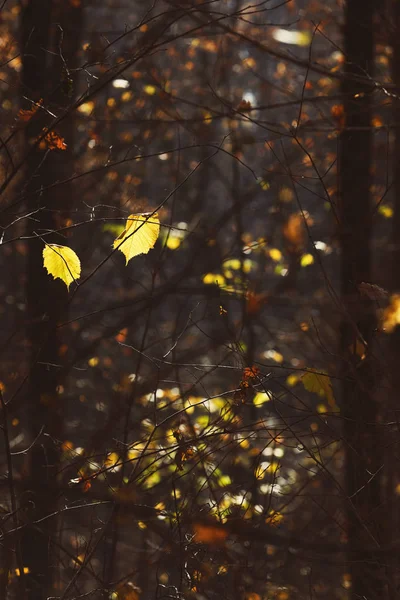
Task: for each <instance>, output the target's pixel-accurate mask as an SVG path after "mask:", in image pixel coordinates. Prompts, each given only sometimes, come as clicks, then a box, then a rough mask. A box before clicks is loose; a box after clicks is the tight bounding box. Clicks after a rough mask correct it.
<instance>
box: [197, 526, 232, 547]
mask: <svg viewBox="0 0 400 600" xmlns="http://www.w3.org/2000/svg"><path fill="white" fill-rule="evenodd" d="M193 529H194V533H195V536H196V537H195V541H196V542H200V543H202V544H208V545H210V546H221V545H222V544H223V543H224V542H225V540H226V538H227V536H228V533H227V531H225V529H223V528H222V527H219V526H214V525H205V524H203V523H195V524H194V525H193Z"/></svg>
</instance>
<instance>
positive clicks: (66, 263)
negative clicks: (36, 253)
mask: <svg viewBox="0 0 400 600" xmlns="http://www.w3.org/2000/svg"><path fill="white" fill-rule="evenodd" d="M43 266H44V268H45V269H47V272H48V273H49V275H52V276H53V277H54V279H57V278H59V279H62V281H63V282H64V283H65V285H66V286H67V288H68V289H69V286H70V285H71V283H72V282H73V281H76V280H77V279H79V277H80V276H81V262H80V260H79V258H78V256H77V255H76V254H75V252H74V251H73V250H71V248H68V246H58V245H57V244H46V246H45V248H44V249H43Z"/></svg>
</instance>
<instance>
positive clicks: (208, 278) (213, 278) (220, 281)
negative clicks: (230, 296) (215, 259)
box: [203, 273, 225, 286]
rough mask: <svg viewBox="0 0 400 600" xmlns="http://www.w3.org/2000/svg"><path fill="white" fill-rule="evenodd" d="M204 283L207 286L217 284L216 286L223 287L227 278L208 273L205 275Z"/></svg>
mask: <svg viewBox="0 0 400 600" xmlns="http://www.w3.org/2000/svg"><path fill="white" fill-rule="evenodd" d="M203 283H205V284H207V285H210V284H212V283H215V284H216V285H219V286H221V285H224V284H225V277H223V275H219V274H218V273H207V275H204V277H203Z"/></svg>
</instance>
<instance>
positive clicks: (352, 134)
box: [339, 0, 386, 600]
mask: <svg viewBox="0 0 400 600" xmlns="http://www.w3.org/2000/svg"><path fill="white" fill-rule="evenodd" d="M375 5H376V3H375V2H374V0H348V2H347V5H346V11H345V31H344V47H345V60H346V63H345V73H346V75H347V77H346V79H345V81H344V82H343V84H342V92H343V97H344V100H343V103H344V112H345V119H346V121H345V127H344V129H343V131H342V133H341V138H340V162H339V182H340V200H341V207H340V208H341V210H340V218H341V250H342V261H341V263H342V264H341V268H342V299H343V306H344V312H345V315H344V319H343V326H342V336H341V351H342V357H343V373H342V376H343V385H342V415H343V418H344V431H343V433H344V444H345V455H346V472H345V489H346V495H347V498H346V499H345V501H346V505H347V520H348V557H347V560H348V566H347V569H348V572H349V573H350V575H351V581H352V588H351V597H352V598H354V600H356V599H357V600H359V599H360V598H364V597H365V598H368V600H375V599H376V600H378V598H379V599H380V600H381V599H382V598H384V597H385V593H386V581H385V572H384V566H383V565H382V564H380V560H379V558H378V556H377V551H378V550H379V547H380V538H381V535H382V531H381V523H382V521H381V490H382V481H381V475H380V468H381V467H382V464H383V457H382V452H383V450H382V445H381V444H380V441H379V427H378V426H377V422H378V418H379V410H378V404H377V401H376V395H375V390H376V387H377V383H378V373H377V368H376V361H375V359H374V356H373V349H372V345H373V340H374V336H375V331H376V317H375V307H374V305H373V302H372V301H371V300H370V299H369V298H366V297H365V296H362V294H360V292H359V288H358V286H359V284H361V283H363V282H371V281H373V277H372V258H371V244H372V208H371V194H370V187H371V158H372V156H371V147H372V139H371V129H370V122H371V93H370V86H369V85H368V76H369V75H371V73H372V69H373V41H374V40H373V12H374V7H375ZM363 80H364V81H365V83H364V82H363ZM357 341H358V342H359V343H362V344H364V345H365V348H366V350H365V353H366V356H365V358H364V359H363V360H361V358H360V356H359V354H358V353H357V352H356V351H355V349H356V344H357ZM366 549H370V552H368V553H367V554H366V553H365V551H366Z"/></svg>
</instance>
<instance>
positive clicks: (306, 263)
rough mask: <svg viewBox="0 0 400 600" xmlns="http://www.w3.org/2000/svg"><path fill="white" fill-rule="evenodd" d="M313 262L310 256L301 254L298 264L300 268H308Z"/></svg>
mask: <svg viewBox="0 0 400 600" xmlns="http://www.w3.org/2000/svg"><path fill="white" fill-rule="evenodd" d="M313 262H314V257H313V255H312V254H303V256H302V257H301V259H300V264H301V266H302V267H308V266H309V265H312V264H313Z"/></svg>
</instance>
